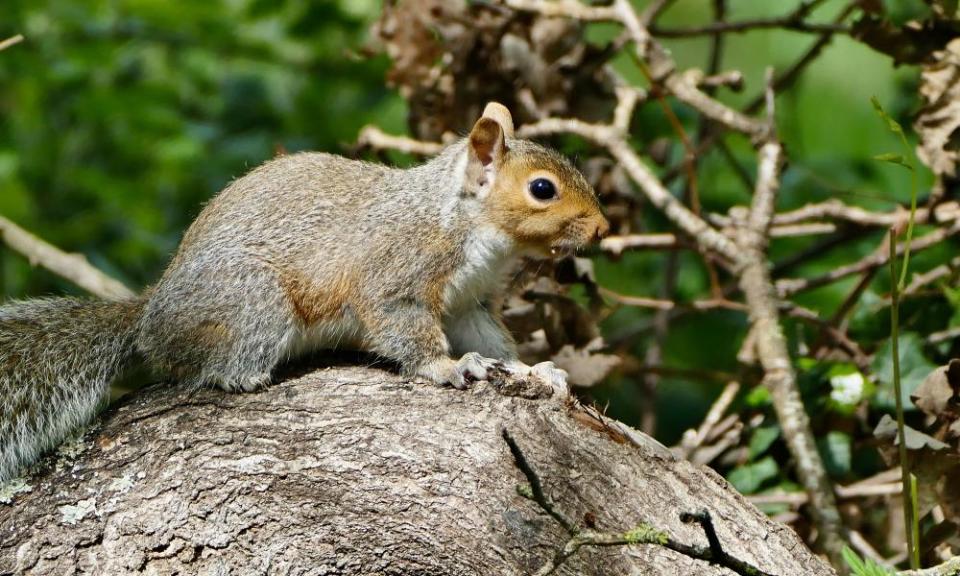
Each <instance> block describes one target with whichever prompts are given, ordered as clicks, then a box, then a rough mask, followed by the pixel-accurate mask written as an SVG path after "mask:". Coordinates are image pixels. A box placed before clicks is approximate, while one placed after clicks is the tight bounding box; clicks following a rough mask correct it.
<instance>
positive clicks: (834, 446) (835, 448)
mask: <svg viewBox="0 0 960 576" xmlns="http://www.w3.org/2000/svg"><path fill="white" fill-rule="evenodd" d="M851 446H852V442H851V440H850V436H849V435H848V434H844V433H843V432H829V433H827V435H826V436H825V437H824V438H821V439H819V440H818V441H817V447H818V448H819V449H820V454H821V455H822V456H823V463H824V464H825V465H826V467H827V472H829V473H830V474H831V475H833V476H844V475H846V474H849V473H850V466H851V461H852V452H853V451H852V449H851Z"/></svg>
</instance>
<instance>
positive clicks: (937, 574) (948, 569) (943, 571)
mask: <svg viewBox="0 0 960 576" xmlns="http://www.w3.org/2000/svg"><path fill="white" fill-rule="evenodd" d="M897 574H898V576H958V575H960V556H956V557H954V558H951V559H950V560H947V561H946V562H944V563H943V564H940V565H939V566H934V567H933V568H924V569H923V570H904V571H903V572H898V573H897Z"/></svg>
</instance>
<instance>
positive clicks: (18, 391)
mask: <svg viewBox="0 0 960 576" xmlns="http://www.w3.org/2000/svg"><path fill="white" fill-rule="evenodd" d="M141 307H142V302H140V301H138V300H130V301H124V302H99V301H93V300H82V299H78V298H51V299H41V300H28V301H24V302H13V303H10V304H6V305H4V306H0V482H2V481H4V480H7V479H9V478H11V477H13V476H15V475H16V474H17V473H19V472H21V471H22V468H23V467H24V466H26V465H28V464H30V463H32V462H33V461H34V460H36V459H37V457H38V456H40V454H42V453H43V452H44V451H46V450H48V449H50V448H52V447H53V446H55V445H57V444H58V443H59V442H61V441H62V440H63V439H64V438H65V437H66V436H67V435H69V434H70V433H71V432H72V431H73V430H75V429H77V428H78V427H80V426H82V425H83V424H86V423H87V422H89V421H90V420H91V419H92V418H93V416H94V415H95V414H96V413H97V410H98V409H100V407H101V406H102V405H103V404H104V403H105V401H106V400H107V398H108V396H109V391H110V381H111V380H113V378H114V377H115V376H116V375H117V373H118V372H119V371H120V370H121V369H122V368H123V366H124V365H125V364H126V363H127V361H128V360H129V358H130V357H131V355H132V353H133V341H134V330H135V326H136V322H137V317H138V315H139V313H140V309H141Z"/></svg>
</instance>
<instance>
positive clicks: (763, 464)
mask: <svg viewBox="0 0 960 576" xmlns="http://www.w3.org/2000/svg"><path fill="white" fill-rule="evenodd" d="M779 473H780V467H779V466H777V462H776V461H775V460H774V459H773V458H771V457H769V456H767V457H766V458H764V459H763V460H760V461H759V462H755V463H753V464H745V465H743V466H740V467H738V468H734V469H733V471H731V472H730V474H729V475H728V476H727V480H729V481H730V483H731V484H733V487H734V488H736V489H737V491H738V492H740V493H741V494H753V493H754V492H756V491H757V490H759V489H760V487H761V486H762V485H763V484H764V482H766V481H768V480H771V479H773V478H776V476H777V474H779Z"/></svg>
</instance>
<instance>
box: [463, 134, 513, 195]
mask: <svg viewBox="0 0 960 576" xmlns="http://www.w3.org/2000/svg"><path fill="white" fill-rule="evenodd" d="M503 133H504V129H503V127H502V126H501V125H500V123H499V122H497V121H496V120H494V119H492V118H488V117H486V116H484V117H482V118H480V119H479V120H477V123H476V124H474V125H473V130H471V131H470V151H469V160H468V162H467V174H466V177H467V179H466V183H465V187H466V190H467V192H468V193H471V194H474V195H476V196H485V195H486V193H487V192H488V191H489V190H490V187H491V186H492V185H493V180H494V178H495V177H496V174H497V169H498V168H499V166H500V163H501V161H502V160H503V155H504V154H506V152H507V143H506V140H505V139H504V134H503Z"/></svg>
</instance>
